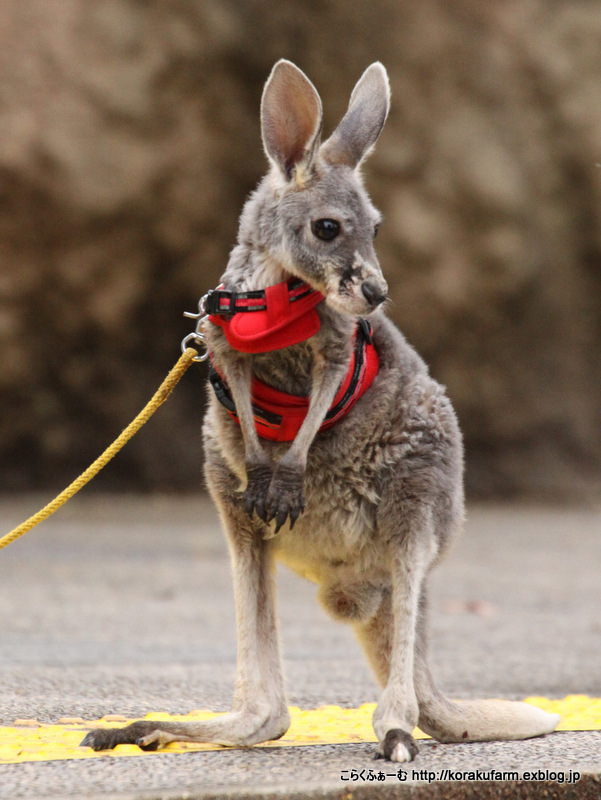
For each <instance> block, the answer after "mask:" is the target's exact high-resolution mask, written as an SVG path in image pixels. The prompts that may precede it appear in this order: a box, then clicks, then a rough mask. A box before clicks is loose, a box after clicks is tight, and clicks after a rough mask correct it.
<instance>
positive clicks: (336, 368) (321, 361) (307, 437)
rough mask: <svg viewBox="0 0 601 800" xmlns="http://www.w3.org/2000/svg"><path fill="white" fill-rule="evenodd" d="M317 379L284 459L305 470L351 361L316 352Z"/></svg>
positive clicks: (289, 464)
mask: <svg viewBox="0 0 601 800" xmlns="http://www.w3.org/2000/svg"><path fill="white" fill-rule="evenodd" d="M314 359H315V361H314V366H313V376H312V378H313V381H312V389H311V395H310V398H309V408H308V410H307V416H306V417H305V419H304V420H303V423H302V425H301V427H300V429H299V431H298V433H297V434H296V436H295V438H294V440H293V442H292V444H291V445H290V447H289V449H288V451H287V452H286V454H285V455H284V456H283V457H282V459H281V461H280V466H282V465H284V466H285V467H295V468H296V469H300V470H303V471H304V469H305V466H306V464H307V454H308V452H309V448H310V447H311V444H312V442H313V440H314V439H315V436H316V435H317V432H318V431H319V429H320V427H321V424H322V422H323V421H324V419H325V416H326V414H327V413H328V410H329V409H330V407H331V405H332V402H333V400H334V397H335V396H336V392H337V391H338V388H339V386H340V383H341V382H342V380H343V378H344V376H345V375H346V371H347V369H348V364H347V363H339V362H333V361H331V360H329V359H327V358H325V357H324V355H323V354H322V353H319V352H316V353H314Z"/></svg>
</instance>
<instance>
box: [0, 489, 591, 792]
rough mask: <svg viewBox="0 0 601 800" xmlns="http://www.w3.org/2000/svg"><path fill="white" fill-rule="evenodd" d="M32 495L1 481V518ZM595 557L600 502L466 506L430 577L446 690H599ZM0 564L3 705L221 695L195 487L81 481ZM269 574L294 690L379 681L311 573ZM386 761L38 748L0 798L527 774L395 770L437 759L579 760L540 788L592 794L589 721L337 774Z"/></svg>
mask: <svg viewBox="0 0 601 800" xmlns="http://www.w3.org/2000/svg"><path fill="white" fill-rule="evenodd" d="M46 499H47V498H35V497H26V498H21V499H19V500H15V499H11V498H7V499H5V500H3V501H0V519H1V520H2V531H1V532H2V533H4V532H7V531H8V530H10V529H11V528H12V527H13V526H14V525H16V524H17V523H19V522H21V521H22V520H23V519H25V518H26V517H28V516H29V515H30V514H31V513H33V511H35V510H37V508H38V507H39V506H40V505H42V504H43V502H44V501H45V500H46ZM600 566H601V513H599V511H595V510H581V511H559V510H556V511H554V510H541V509H529V508H521V509H512V508H473V509H471V511H470V514H469V519H468V524H467V528H466V534H465V536H464V538H463V541H462V542H461V543H460V545H459V546H458V547H457V548H456V550H455V551H454V553H453V554H452V555H451V556H450V558H449V559H447V561H446V562H445V563H444V564H443V565H442V566H441V567H440V568H439V569H438V571H437V573H436V575H435V578H434V581H433V596H432V611H433V613H432V627H433V630H432V633H433V636H432V639H433V641H432V656H433V668H434V672H435V675H436V677H437V679H438V681H439V683H440V686H441V688H442V689H443V690H444V691H445V692H446V693H447V694H449V695H450V696H452V697H506V698H521V697H525V696H528V695H545V696H548V697H552V698H558V697H563V696H565V695H567V694H576V693H578V694H580V693H582V694H590V695H593V696H601V666H600V665H601V617H600V614H599V612H600V610H601V574H600V572H601V571H600ZM0 576H1V578H0V619H1V623H2V627H1V634H0V692H1V694H0V698H1V699H0V723H1V724H2V725H11V724H12V723H13V722H14V720H15V719H16V718H30V717H37V718H38V719H39V720H40V721H42V722H56V721H57V720H58V719H59V718H60V717H63V716H77V717H83V718H85V719H93V718H97V717H100V716H102V715H104V714H107V713H109V714H111V713H112V714H123V715H125V716H143V715H145V714H147V713H148V712H149V711H167V712H170V713H187V712H188V711H190V710H192V709H195V708H212V709H214V710H216V711H223V710H226V709H227V708H228V706H229V702H230V698H231V691H232V685H233V679H234V668H235V629H234V608H233V602H232V595H231V585H230V576H229V563H228V557H227V550H226V547H225V544H224V541H223V538H222V536H221V534H220V531H219V524H218V520H217V517H216V515H215V512H214V511H213V509H212V507H211V505H210V503H209V502H208V501H207V500H206V499H205V498H202V497H199V498H193V499H178V498H169V499H164V498H163V499H152V498H115V497H101V496H97V495H92V494H89V493H88V494H85V493H84V494H83V495H82V496H79V497H78V498H76V499H74V500H72V501H71V502H70V503H69V504H68V505H67V506H66V507H65V508H64V509H62V510H61V511H59V512H58V513H57V514H56V515H55V516H54V517H53V518H51V519H50V520H48V521H47V522H45V523H44V524H43V525H42V526H41V527H40V528H38V529H37V530H35V531H33V532H31V533H29V534H27V535H26V536H25V537H23V538H22V539H21V540H19V541H18V542H16V543H14V544H13V545H11V546H10V547H9V548H7V549H6V550H4V551H2V552H1V553H0ZM278 588H279V613H280V621H281V635H282V643H283V652H284V661H285V670H286V676H287V685H288V692H289V701H290V703H291V704H293V705H298V706H301V707H302V708H311V707H317V706H320V705H324V704H335V705H340V706H343V707H354V706H358V705H360V704H361V703H364V702H374V701H375V700H377V696H378V689H377V687H376V685H375V683H374V681H373V679H372V677H371V674H370V672H369V670H368V668H367V666H366V664H365V663H364V661H363V656H362V654H361V652H360V650H359V648H358V646H357V645H356V643H355V641H354V639H353V636H352V634H351V631H350V630H349V629H347V628H346V627H344V626H342V625H337V624H335V623H334V622H331V621H330V620H329V619H328V618H327V617H326V616H325V614H324V613H323V612H322V611H321V609H320V608H319V606H318V605H317V603H316V601H315V587H313V586H312V585H310V584H307V583H304V582H303V581H301V580H299V579H298V578H296V577H295V576H293V575H291V574H290V573H289V572H288V571H286V570H284V569H281V570H280V571H279V574H278ZM381 765H382V762H374V761H373V745H363V744H351V745H331V746H316V747H304V748H287V749H280V750H276V749H275V748H274V749H270V748H263V749H250V750H222V751H218V752H207V753H190V754H185V755H168V754H157V755H151V756H148V757H144V758H132V759H128V758H124V759H98V760H91V759H90V760H85V761H63V762H37V763H27V764H16V765H4V766H0V798H1V799H2V800H4V799H5V798H20V797H28V798H31V797H36V798H48V797H52V798H61V797H64V798H74V797H77V798H79V797H86V798H107V797H112V798H113V797H114V798H117V797H123V798H126V797H127V798H133V797H135V798H159V797H161V798H180V797H181V798H183V797H188V798H209V797H210V798H216V797H236V798H242V797H272V796H274V797H275V796H277V797H282V796H285V797H299V798H300V797H313V796H314V797H347V796H349V793H352V797H353V799H354V800H357V798H361V797H367V796H369V797H407V796H409V794H408V793H410V795H411V797H422V796H427V797H482V798H484V797H489V796H490V797H496V796H499V797H510V796H511V797H513V796H516V797H517V796H519V797H530V796H536V795H533V794H532V792H533V791H534V788H536V787H538V789H540V788H541V784H540V783H532V784H525V783H520V784H515V783H510V784H500V783H497V784H495V783H483V784H477V785H476V784H473V783H469V782H463V781H459V780H454V781H451V782H450V783H449V782H447V781H445V782H443V783H440V782H439V781H436V780H435V781H434V782H433V783H431V784H430V785H427V784H426V783H423V781H422V783H423V785H422V788H420V787H419V786H417V787H416V786H413V785H409V784H410V783H411V778H412V777H413V774H412V770H413V769H415V770H416V773H417V777H418V778H419V771H420V770H422V771H423V770H427V771H429V772H431V773H435V775H436V777H437V778H438V777H440V775H441V774H442V772H441V771H442V770H444V769H447V770H451V771H452V772H451V773H450V774H451V776H455V777H457V775H458V774H459V772H465V771H475V770H478V769H480V770H495V771H499V772H503V771H515V770H518V771H519V772H523V771H524V770H542V771H543V772H542V773H540V776H541V777H545V776H547V775H548V774H549V773H553V772H561V773H564V772H565V773H567V774H568V775H569V773H570V771H571V772H572V774H574V772H580V773H581V774H582V775H583V776H585V777H583V778H581V779H580V781H578V782H577V783H575V784H571V785H568V784H565V783H564V784H560V783H557V781H550V782H549V784H548V786H545V789H546V791H547V792H548V795H547V796H548V797H595V798H598V797H601V784H599V783H598V782H596V777H595V776H597V775H601V733H600V732H582V733H561V734H554V735H552V736H549V737H546V738H542V739H536V740H530V741H527V742H494V743H486V744H462V745H437V744H436V743H433V742H425V743H422V744H421V749H420V755H419V756H418V760H417V761H416V762H414V764H413V765H408V767H407V771H408V773H409V774H408V779H409V780H408V781H407V782H404V781H402V782H401V781H399V780H398V777H397V776H394V777H387V778H386V780H385V781H383V782H382V781H379V782H375V781H369V780H368V779H367V777H364V778H363V779H361V778H358V779H357V780H356V781H355V780H351V779H350V776H351V774H354V773H352V771H353V770H357V773H358V774H361V771H362V770H365V771H366V772H365V773H364V775H365V776H367V775H368V774H369V773H368V772H367V771H368V770H369V769H372V770H376V771H378V770H379V768H380V767H381ZM397 769H398V768H397ZM385 771H386V772H390V773H393V772H395V770H394V769H386V770H385ZM422 776H423V780H428V777H429V776H426V775H425V773H422ZM533 787H534V788H533ZM476 789H477V790H478V791H477V792H476ZM514 791H515V792H518V794H511V792H514ZM470 792H471V794H470ZM474 792H476V793H474ZM491 792H492V794H491ZM495 792H496V793H495Z"/></svg>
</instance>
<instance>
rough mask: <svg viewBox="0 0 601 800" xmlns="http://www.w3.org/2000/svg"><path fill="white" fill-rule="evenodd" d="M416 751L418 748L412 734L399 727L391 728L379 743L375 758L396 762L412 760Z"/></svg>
mask: <svg viewBox="0 0 601 800" xmlns="http://www.w3.org/2000/svg"><path fill="white" fill-rule="evenodd" d="M418 753H419V748H418V746H417V744H416V743H415V739H414V738H413V736H411V734H409V733H407V732H406V731H403V730H401V729H400V728H393V729H392V730H390V731H388V733H387V734H386V736H385V737H384V740H383V741H382V742H381V743H380V746H379V748H378V752H377V753H376V758H385V759H386V760H387V761H397V762H403V761H413V759H414V758H415V756H416V755H417V754H418Z"/></svg>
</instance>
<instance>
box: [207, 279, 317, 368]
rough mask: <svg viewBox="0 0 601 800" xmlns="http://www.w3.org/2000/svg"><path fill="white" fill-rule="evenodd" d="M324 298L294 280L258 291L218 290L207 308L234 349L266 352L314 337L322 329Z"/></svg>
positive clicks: (208, 297) (210, 297)
mask: <svg viewBox="0 0 601 800" xmlns="http://www.w3.org/2000/svg"><path fill="white" fill-rule="evenodd" d="M323 299H324V296H323V295H322V294H321V293H320V292H318V291H316V290H315V289H312V288H311V287H310V286H308V285H307V284H306V283H303V282H302V281H300V280H298V279H296V278H292V279H291V280H289V281H283V282H282V283H276V284H275V285H274V286H268V287H267V288H266V289H265V290H260V291H255V292H234V291H228V290H226V289H223V288H221V287H219V288H218V289H216V290H213V291H212V292H209V295H208V296H207V300H206V302H205V309H206V310H207V311H208V313H209V320H210V321H211V322H212V323H213V324H214V325H219V326H220V327H221V328H223V331H224V333H225V337H226V339H227V340H228V342H229V343H230V345H231V346H232V347H233V348H234V349H235V350H239V351H240V352H242V353H267V352H269V351H271V350H281V349H282V348H283V347H290V346H291V345H293V344H298V343H299V342H304V341H305V339H309V338H310V337H311V336H314V335H315V334H316V333H317V331H318V330H319V327H320V322H319V316H318V314H317V311H316V310H315V306H316V305H317V303H320V302H321V301H322V300H323ZM248 312H252V313H248Z"/></svg>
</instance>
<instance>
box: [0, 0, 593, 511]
mask: <svg viewBox="0 0 601 800" xmlns="http://www.w3.org/2000/svg"><path fill="white" fill-rule="evenodd" d="M0 45H1V46H0V492H3V493H6V494H10V493H17V492H21V491H26V490H27V491H30V490H42V489H43V490H47V489H55V488H59V487H62V486H63V485H64V484H65V483H66V482H68V481H70V480H71V479H72V478H73V477H74V476H75V475H76V474H78V473H79V472H80V471H81V470H82V469H84V468H85V467H86V466H87V465H88V464H89V462H90V461H91V460H92V459H93V458H95V457H96V456H97V455H98V454H99V453H100V451H101V450H102V449H104V447H105V446H106V445H107V444H108V443H109V442H110V441H112V440H113V438H114V437H115V436H116V434H117V433H118V432H119V431H120V430H121V429H122V428H123V427H124V426H125V425H126V424H127V423H129V421H130V420H131V419H132V418H133V416H134V415H135V414H136V413H137V412H138V411H139V410H140V408H141V407H142V406H143V405H144V403H146V401H147V400H148V399H149V397H150V395H151V394H152V392H153V391H154V390H155V388H156V387H157V386H158V384H159V383H160V381H161V380H162V379H163V377H164V375H165V373H166V372H167V370H168V369H169V368H170V367H171V366H172V365H173V363H174V362H175V360H176V359H177V357H178V356H179V352H180V350H179V347H180V340H181V339H182V337H183V336H184V335H185V334H186V333H187V332H189V331H190V330H191V329H192V326H191V323H190V321H186V320H184V319H183V317H182V313H183V311H185V310H195V309H196V305H197V302H198V298H199V297H200V296H201V295H202V294H203V293H204V292H205V291H206V290H207V289H208V288H210V287H212V286H214V285H216V283H217V281H218V277H219V275H220V274H221V272H222V271H223V269H224V266H225V264H226V260H227V256H228V252H229V250H230V248H231V246H232V244H233V242H234V239H235V235H236V229H237V220H238V215H239V212H240V209H241V206H242V203H243V201H244V198H245V196H246V195H247V194H248V192H249V191H250V190H251V189H252V188H253V187H254V185H255V184H256V183H257V181H258V180H259V178H260V177H261V176H262V174H263V173H264V171H265V158H264V155H263V152H262V148H261V142H260V131H259V116H258V112H259V102H260V95H261V89H262V86H263V83H264V81H265V79H266V78H267V76H268V74H269V71H270V69H271V67H272V65H273V63H274V62H275V61H276V60H277V59H279V58H281V57H286V58H289V59H291V60H292V61H294V62H295V63H297V64H298V65H299V66H300V67H301V68H302V69H303V70H305V72H306V73H307V74H308V75H309V77H310V78H311V79H312V80H313V82H314V83H315V85H316V86H317V88H318V90H319V92H320V94H321V96H322V98H323V101H324V109H325V128H326V133H328V132H330V131H331V130H332V129H333V127H334V126H335V125H336V123H337V121H338V120H339V118H340V117H341V116H342V114H343V113H344V110H345V108H346V105H347V102H348V98H349V95H350V92H351V90H352V88H353V86H354V84H355V82H356V80H357V79H358V78H359V76H360V75H361V73H362V72H363V70H364V69H365V68H366V67H367V66H368V65H369V64H370V63H371V62H372V61H374V60H381V61H382V62H383V63H384V64H385V65H386V67H387V69H388V71H389V74H390V78H391V84H392V96H393V105H392V111H391V115H390V118H389V121H388V123H387V125H386V127H385V129H384V132H383V134H382V136H381V139H380V141H379V144H378V147H377V149H376V152H375V154H374V155H373V156H372V158H371V159H370V161H369V162H368V164H367V166H366V170H365V172H366V182H367V186H368V189H369V190H370V193H371V195H372V197H373V199H374V202H375V203H376V205H377V206H378V207H379V208H380V209H381V211H382V212H383V214H384V216H385V224H384V225H383V226H382V229H381V232H380V235H379V237H378V242H377V244H378V252H379V256H380V260H381V263H382V266H383V269H384V272H385V274H386V277H387V279H388V281H389V284H390V289H391V298H392V304H391V306H390V313H391V315H392V316H393V318H394V320H395V321H396V323H397V324H398V325H399V327H400V328H401V330H403V332H404V333H405V335H406V336H407V338H408V339H409V341H410V342H411V343H412V344H413V345H414V346H415V347H416V348H417V349H418V351H419V352H420V353H421V354H422V355H423V356H424V358H425V359H426V360H427V362H428V363H429V364H430V366H431V370H432V373H433V374H434V376H435V377H436V378H437V379H438V380H440V381H441V382H442V383H444V384H445V385H446V386H447V388H448V392H449V394H450V396H451V398H452V400H453V402H454V405H455V408H456V410H457V412H458V415H459V418H460V422H461V425H462V428H463V431H464V435H465V442H466V451H467V489H468V495H469V497H470V498H471V499H533V500H538V501H540V500H542V501H549V500H553V501H566V502H568V501H570V502H575V501H579V502H582V501H585V500H596V499H598V498H599V497H600V496H601V480H600V477H601V424H600V423H601V411H600V408H601V379H600V375H601V369H600V367H601V269H600V265H601V260H600V250H601V202H600V201H601V168H600V166H599V164H600V162H601V5H599V4H598V3H592V2H587V0H553V1H552V0H403V2H399V0H373V1H372V2H371V3H358V2H356V3H355V2H354V3H351V2H347V3H345V2H343V1H342V0H303V1H301V0H288V2H286V3H273V2H271V1H264V0H4V2H3V3H2V4H0ZM204 369H205V368H204V367H198V368H194V370H192V371H190V372H189V373H188V375H187V376H186V377H185V378H184V380H183V382H182V384H181V385H180V386H179V387H178V389H177V390H176V392H175V394H174V395H173V396H172V398H171V399H170V401H169V402H168V403H167V404H166V405H165V406H164V407H163V408H162V409H161V411H160V412H159V414H157V415H156V416H155V417H154V418H153V420H152V421H151V422H150V423H149V424H148V426H147V427H146V428H145V429H144V430H143V431H142V432H141V433H140V434H138V436H137V437H136V438H135V439H134V440H133V441H132V442H130V443H129V444H128V445H127V447H126V449H125V450H124V451H123V452H122V453H121V454H120V455H119V457H118V458H117V459H116V460H115V461H114V462H113V464H112V465H111V467H110V468H109V469H108V470H105V472H104V473H103V474H102V475H101V476H100V477H99V478H97V479H96V481H95V482H94V486H95V487H96V488H98V489H102V490H121V491H148V492H150V491H153V492H169V491H198V488H199V486H201V485H202V454H201V451H200V425H201V419H202V413H203V405H204V386H203V383H204V377H205V373H204V371H203V370H204Z"/></svg>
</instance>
